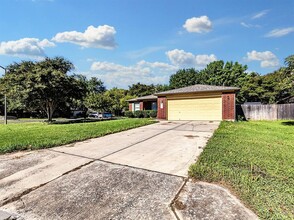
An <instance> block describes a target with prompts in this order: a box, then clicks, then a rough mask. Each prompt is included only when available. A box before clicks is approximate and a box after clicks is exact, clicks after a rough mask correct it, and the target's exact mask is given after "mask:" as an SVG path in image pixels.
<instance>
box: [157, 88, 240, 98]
mask: <svg viewBox="0 0 294 220" xmlns="http://www.w3.org/2000/svg"><path fill="white" fill-rule="evenodd" d="M239 90H240V88H235V89H226V90H208V91H194V92H176V93H175V92H170V93H163V94H161V93H156V94H154V95H156V96H157V97H158V96H167V95H177V94H192V93H205V92H236V91H239Z"/></svg>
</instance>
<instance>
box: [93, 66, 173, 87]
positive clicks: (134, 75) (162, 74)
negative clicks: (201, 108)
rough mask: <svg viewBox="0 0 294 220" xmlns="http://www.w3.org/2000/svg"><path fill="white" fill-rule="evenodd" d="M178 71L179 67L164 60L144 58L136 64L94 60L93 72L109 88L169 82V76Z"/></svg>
mask: <svg viewBox="0 0 294 220" xmlns="http://www.w3.org/2000/svg"><path fill="white" fill-rule="evenodd" d="M176 71H177V67H175V66H173V65H170V64H167V63H162V62H147V61H145V60H142V61H140V62H138V63H136V64H135V65H131V66H124V65H120V64H116V63H111V62H93V63H92V66H91V73H90V74H88V75H91V76H96V77H98V78H100V79H101V80H102V81H104V82H105V84H106V86H107V87H109V88H112V87H119V88H127V86H128V85H131V84H134V83H137V82H141V83H144V84H151V83H153V84H158V83H160V84H163V83H167V82H168V79H169V76H170V75H171V74H173V73H175V72H176Z"/></svg>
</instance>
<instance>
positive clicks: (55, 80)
mask: <svg viewBox="0 0 294 220" xmlns="http://www.w3.org/2000/svg"><path fill="white" fill-rule="evenodd" d="M73 69H74V66H73V64H72V63H71V62H70V61H68V60H66V59H64V58H62V57H55V58H48V57H47V58H45V59H44V60H42V61H38V62H32V61H22V62H20V63H14V64H11V65H9V66H8V67H7V73H6V75H5V76H4V77H3V80H2V81H1V88H0V89H1V90H2V93H6V94H7V96H8V98H9V100H13V101H12V102H10V103H9V104H10V105H9V106H10V109H11V108H18V107H24V108H27V109H30V110H33V109H37V108H39V109H40V108H41V109H42V110H44V111H45V112H46V114H47V116H48V121H52V115H53V113H54V111H55V109H56V108H57V107H58V105H59V104H61V103H65V102H71V101H72V99H74V98H75V99H80V98H81V97H82V96H83V94H84V93H85V87H84V86H83V84H81V83H79V81H78V80H77V79H76V78H75V76H73V75H68V73H69V72H70V71H72V70H73Z"/></svg>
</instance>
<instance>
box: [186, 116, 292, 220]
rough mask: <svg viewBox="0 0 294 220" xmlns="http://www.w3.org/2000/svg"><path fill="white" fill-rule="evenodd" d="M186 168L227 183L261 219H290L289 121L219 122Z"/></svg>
mask: <svg viewBox="0 0 294 220" xmlns="http://www.w3.org/2000/svg"><path fill="white" fill-rule="evenodd" d="M189 172H190V175H191V176H192V177H194V178H195V179H197V180H202V181H207V182H218V183H220V184H223V185H225V186H227V187H229V188H230V189H231V190H233V191H234V192H235V193H236V194H237V195H238V196H239V198H240V199H241V200H242V201H243V202H244V203H245V204H246V205H247V206H248V207H249V208H251V209H253V211H255V212H256V213H257V215H258V216H259V217H260V218H261V219H294V122H293V121H259V122H257V121H251V122H235V123H234V122H222V123H221V125H220V127H219V129H218V130H217V131H216V132H215V134H214V136H213V137H212V138H211V139H210V140H209V142H208V144H207V146H206V148H205V149H204V151H203V153H202V154H201V156H200V158H199V160H198V161H197V162H196V164H193V165H192V166H191V167H190V171H189Z"/></svg>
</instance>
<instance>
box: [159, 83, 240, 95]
mask: <svg viewBox="0 0 294 220" xmlns="http://www.w3.org/2000/svg"><path fill="white" fill-rule="evenodd" d="M238 90H240V88H238V87H229V86H211V85H201V84H196V85H193V86H187V87H183V88H179V89H172V90H168V91H164V92H159V93H156V94H155V95H156V96H161V95H172V94H181V93H199V92H229V91H234V92H235V91H238Z"/></svg>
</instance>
